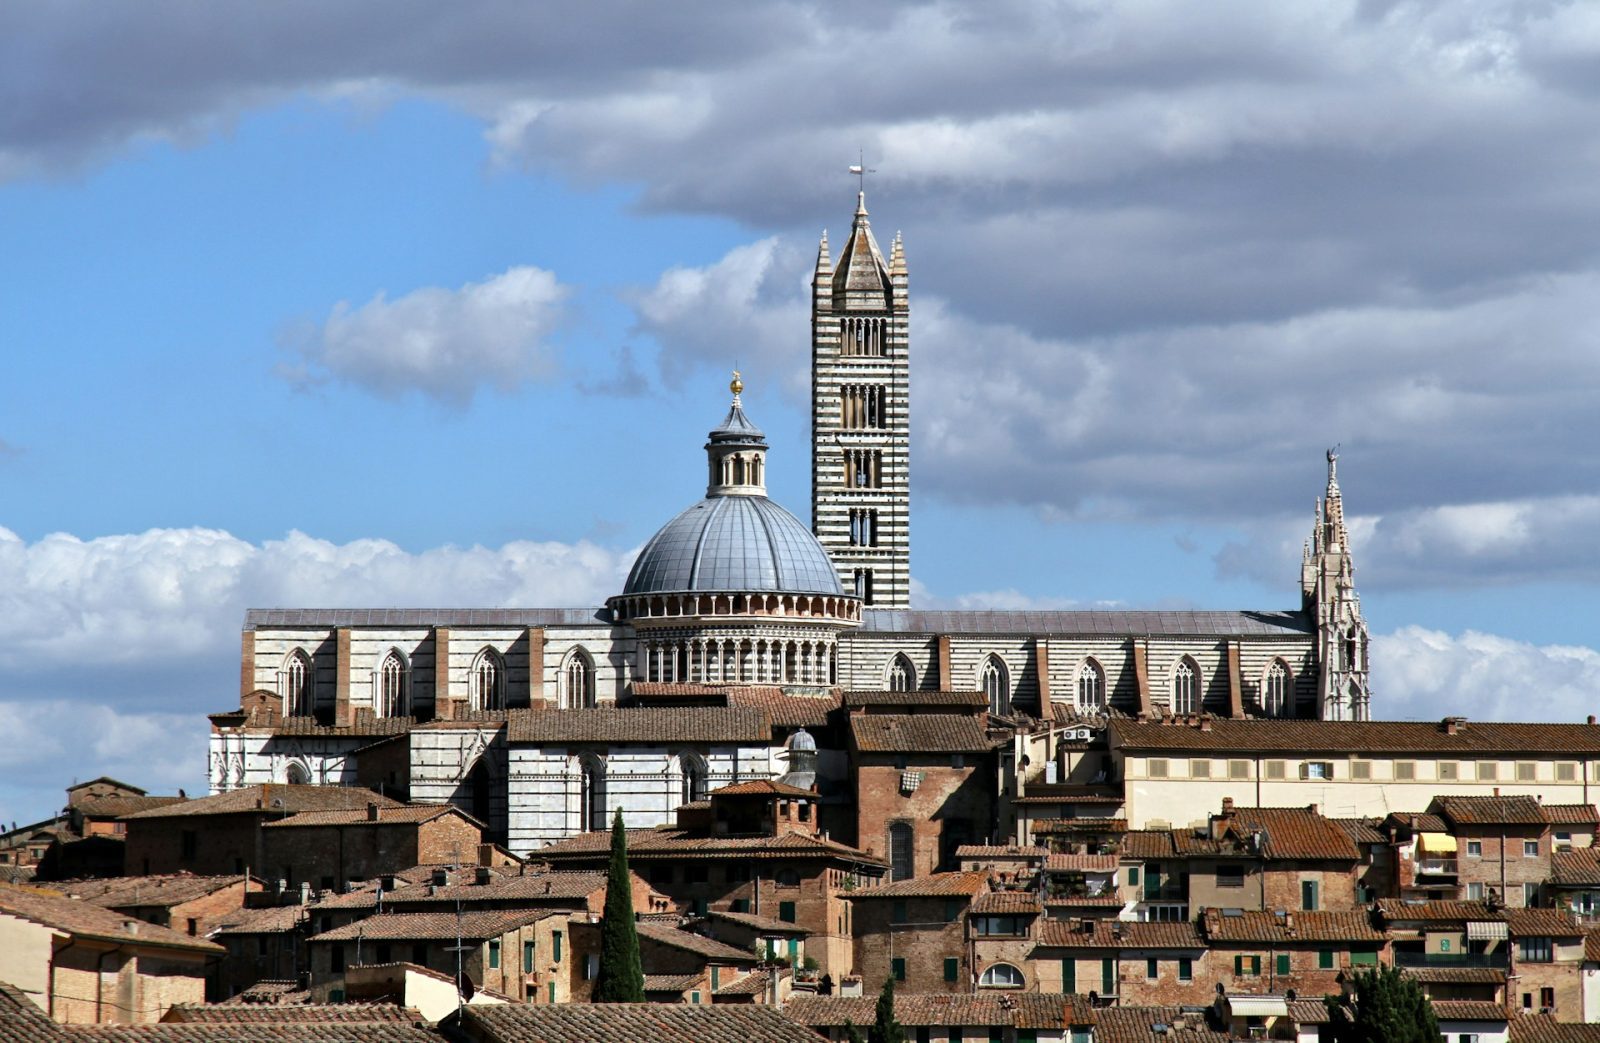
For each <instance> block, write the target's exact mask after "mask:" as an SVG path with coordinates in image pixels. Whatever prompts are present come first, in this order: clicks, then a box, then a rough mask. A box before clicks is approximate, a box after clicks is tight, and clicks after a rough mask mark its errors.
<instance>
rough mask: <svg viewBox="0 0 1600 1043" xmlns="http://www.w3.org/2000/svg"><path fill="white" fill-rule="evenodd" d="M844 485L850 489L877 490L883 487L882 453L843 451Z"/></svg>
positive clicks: (862, 450)
mask: <svg viewBox="0 0 1600 1043" xmlns="http://www.w3.org/2000/svg"><path fill="white" fill-rule="evenodd" d="M844 484H845V485H846V486H847V487H848V488H851V489H878V488H881V487H882V485H883V453H882V452H881V451H880V450H877V449H846V450H845V451H844Z"/></svg>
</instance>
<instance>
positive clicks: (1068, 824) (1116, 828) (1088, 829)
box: [1032, 818, 1128, 833]
mask: <svg viewBox="0 0 1600 1043" xmlns="http://www.w3.org/2000/svg"><path fill="white" fill-rule="evenodd" d="M1032 828H1033V831H1034V832H1035V833H1126V832H1127V831H1128V820H1127V819H1125V818H1042V819H1038V820H1037V821H1035V822H1034V823H1033V827H1032Z"/></svg>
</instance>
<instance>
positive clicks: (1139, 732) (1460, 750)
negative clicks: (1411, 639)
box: [1108, 718, 1600, 757]
mask: <svg viewBox="0 0 1600 1043" xmlns="http://www.w3.org/2000/svg"><path fill="white" fill-rule="evenodd" d="M1108 727H1109V729H1110V731H1111V740H1112V742H1113V743H1114V744H1116V745H1120V746H1122V747H1123V748H1124V749H1129V750H1219V749H1227V750H1248V751H1251V752H1262V753H1288V754H1299V755H1305V754H1308V753H1311V752H1313V751H1316V752H1322V751H1339V752H1344V751H1348V752H1351V753H1456V754H1458V755H1460V756H1463V757H1467V756H1472V755H1474V754H1476V753H1504V754H1511V753H1547V754H1559V755H1561V756H1567V757H1570V756H1572V755H1574V754H1581V753H1590V754H1600V726H1597V725H1592V724H1502V723H1498V722H1476V721H1473V722H1466V723H1464V724H1463V725H1462V726H1461V727H1460V730H1459V731H1457V732H1456V734H1454V735H1450V734H1448V733H1447V732H1446V731H1445V729H1444V726H1443V725H1442V724H1438V723H1428V722H1413V721H1281V720H1231V719H1228V718H1220V719H1214V720H1211V721H1209V722H1208V728H1207V730H1201V727H1200V726H1198V725H1191V724H1162V723H1157V722H1149V721H1133V720H1113V721H1111V723H1110V724H1109V725H1108Z"/></svg>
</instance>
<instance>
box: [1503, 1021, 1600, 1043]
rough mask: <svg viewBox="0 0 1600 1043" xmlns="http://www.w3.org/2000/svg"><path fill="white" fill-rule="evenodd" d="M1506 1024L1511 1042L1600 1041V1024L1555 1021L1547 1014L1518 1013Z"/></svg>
mask: <svg viewBox="0 0 1600 1043" xmlns="http://www.w3.org/2000/svg"><path fill="white" fill-rule="evenodd" d="M1507 1024H1508V1026H1509V1027H1510V1029H1511V1043H1600V1025H1596V1024H1580V1023H1578V1022H1572V1021H1557V1020H1556V1019H1555V1018H1554V1017H1552V1016H1551V1015H1549V1014H1518V1015H1516V1016H1515V1017H1513V1018H1512V1019H1511V1020H1510V1021H1509V1022H1508V1023H1507Z"/></svg>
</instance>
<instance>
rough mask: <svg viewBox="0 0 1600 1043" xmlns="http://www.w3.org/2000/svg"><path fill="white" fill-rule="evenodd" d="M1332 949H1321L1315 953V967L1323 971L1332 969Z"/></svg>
mask: <svg viewBox="0 0 1600 1043" xmlns="http://www.w3.org/2000/svg"><path fill="white" fill-rule="evenodd" d="M1333 966H1334V961H1333V950H1332V949H1323V950H1321V951H1319V952H1318V953H1317V969H1318V970H1323V971H1331V970H1333Z"/></svg>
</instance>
